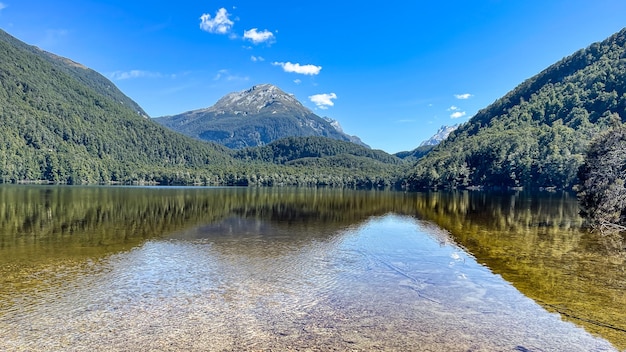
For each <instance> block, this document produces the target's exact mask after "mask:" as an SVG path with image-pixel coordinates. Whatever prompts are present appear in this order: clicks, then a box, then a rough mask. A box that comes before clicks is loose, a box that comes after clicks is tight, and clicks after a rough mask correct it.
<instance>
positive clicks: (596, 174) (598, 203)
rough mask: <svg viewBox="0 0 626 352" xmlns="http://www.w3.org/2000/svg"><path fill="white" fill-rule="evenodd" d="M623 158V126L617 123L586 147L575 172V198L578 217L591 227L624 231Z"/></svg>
mask: <svg viewBox="0 0 626 352" xmlns="http://www.w3.org/2000/svg"><path fill="white" fill-rule="evenodd" d="M618 118H619V117H618ZM625 155H626V126H625V125H622V124H620V123H615V124H614V127H613V128H612V129H611V130H609V131H608V132H605V133H602V134H600V135H599V136H598V137H596V138H595V139H594V140H593V141H592V142H591V144H590V146H589V150H588V152H587V155H586V158H585V161H584V163H583V165H582V166H581V167H580V169H579V171H578V177H579V179H580V184H579V187H578V196H579V200H580V203H581V206H582V214H583V215H584V216H585V217H587V218H588V219H589V220H590V221H591V223H592V224H593V225H596V226H600V227H601V228H607V227H608V228H617V229H619V230H620V231H623V230H626V187H625V180H626V158H625V157H624V156H625Z"/></svg>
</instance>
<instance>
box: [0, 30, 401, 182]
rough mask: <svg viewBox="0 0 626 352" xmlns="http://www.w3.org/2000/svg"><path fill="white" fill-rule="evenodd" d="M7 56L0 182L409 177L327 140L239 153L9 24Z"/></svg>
mask: <svg viewBox="0 0 626 352" xmlns="http://www.w3.org/2000/svg"><path fill="white" fill-rule="evenodd" d="M0 57H2V60H0V127H1V129H0V181H1V182H5V183H6V182H9V183H15V182H38V181H41V182H54V183H68V184H93V183H110V182H114V183H130V182H154V183H160V184H176V183H184V184H191V183H194V184H219V185H260V186H274V185H301V186H302V185H303V186H320V185H323V186H336V187H382V186H390V185H393V184H395V183H397V182H398V180H400V179H401V176H403V174H402V173H401V172H400V171H399V170H400V169H399V168H398V166H400V160H399V159H397V158H395V157H393V156H391V155H388V154H386V153H384V152H382V151H372V150H370V149H368V148H366V147H362V146H358V145H356V144H353V143H350V142H339V141H333V140H330V139H326V138H320V139H307V138H303V139H299V138H291V139H288V140H287V141H285V142H282V144H280V143H279V144H276V145H274V146H272V148H274V149H271V151H270V152H268V150H266V149H263V148H261V149H258V150H255V149H248V150H246V151H245V152H244V151H242V152H240V153H238V154H237V158H233V155H234V153H235V152H234V151H232V150H230V149H228V148H226V147H224V146H220V145H217V144H214V143H208V142H202V141H198V140H196V139H193V138H190V137H187V136H184V135H182V134H179V133H176V132H174V131H171V130H169V129H167V128H165V127H163V126H161V125H159V124H157V123H156V122H154V121H153V120H151V119H149V118H147V116H146V115H145V113H144V112H143V110H142V109H141V108H140V107H139V106H138V105H137V104H136V103H135V102H133V101H132V100H131V99H130V98H128V97H126V96H125V95H124V94H123V93H121V92H120V91H119V90H118V89H117V88H116V87H115V86H114V85H113V83H111V82H110V81H109V80H107V79H106V78H104V77H103V76H102V75H100V74H98V73H97V72H95V71H93V70H90V69H88V68H86V67H84V66H82V65H80V64H78V63H76V62H73V61H71V60H69V59H66V58H62V57H58V56H56V55H54V54H51V53H47V52H45V51H42V50H40V49H38V48H35V47H31V46H28V45H26V44H24V43H22V42H20V41H19V40H17V39H15V38H13V37H11V36H10V35H8V34H6V33H5V32H2V31H0ZM285 99H289V97H286V98H285ZM325 123H326V124H328V125H329V126H330V123H329V122H328V121H325ZM329 128H333V129H334V127H329ZM268 153H270V154H271V156H270V157H266V156H267V155H269V154H268ZM303 166H306V167H303Z"/></svg>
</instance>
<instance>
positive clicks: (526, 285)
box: [0, 185, 626, 351]
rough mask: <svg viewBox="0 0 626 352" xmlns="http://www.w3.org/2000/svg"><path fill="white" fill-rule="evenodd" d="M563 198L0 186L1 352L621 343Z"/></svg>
mask: <svg viewBox="0 0 626 352" xmlns="http://www.w3.org/2000/svg"><path fill="white" fill-rule="evenodd" d="M625 306H626V255H625V253H624V243H623V241H622V240H621V239H620V238H613V237H607V236H602V235H600V234H595V233H591V232H588V231H586V230H584V229H583V221H582V219H581V218H580V217H579V216H578V205H577V203H576V198H575V196H573V195H571V194H567V193H548V192H544V193H535V194H527V193H520V192H503V193H490V192H461V191H459V192H429V193H402V192H386V191H354V190H336V189H311V188H303V189H293V188H200V187H197V188H195V187H95V186H94V187H78V186H26V185H24V186H14V185H3V186H0V336H1V338H0V350H2V351H60V350H64V351H66V350H69V351H102V350H106V351H115V350H120V351H121V350H124V351H128V350H133V351H135V350H159V351H178V350H202V351H207V350H210V351H230V350H255V351H258V350H310V351H317V350H323V351H329V350H341V351H343V350H350V351H360V350H366V351H371V350H385V351H394V350H396V351H407V350H421V351H564V350H567V351H615V350H624V349H626V313H625V310H624V307H625Z"/></svg>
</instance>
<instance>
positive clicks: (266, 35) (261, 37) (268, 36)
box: [243, 28, 274, 44]
mask: <svg viewBox="0 0 626 352" xmlns="http://www.w3.org/2000/svg"><path fill="white" fill-rule="evenodd" d="M243 38H244V39H248V40H250V41H252V42H253V43H254V44H261V43H265V42H267V43H271V42H273V41H274V33H272V32H270V31H268V30H267V29H266V30H263V31H262V32H259V31H258V28H252V29H251V30H248V31H244V32H243Z"/></svg>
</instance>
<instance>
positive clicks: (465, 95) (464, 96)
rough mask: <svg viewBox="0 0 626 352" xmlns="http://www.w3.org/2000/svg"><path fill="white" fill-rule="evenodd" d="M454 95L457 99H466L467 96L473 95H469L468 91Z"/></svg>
mask: <svg viewBox="0 0 626 352" xmlns="http://www.w3.org/2000/svg"><path fill="white" fill-rule="evenodd" d="M454 97H455V98H457V99H461V100H466V99H469V98H471V97H473V95H471V94H469V93H465V94H455V95H454Z"/></svg>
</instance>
